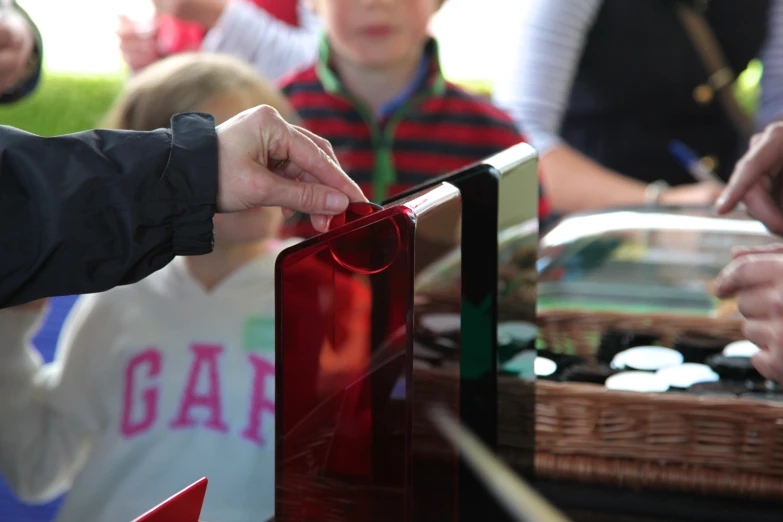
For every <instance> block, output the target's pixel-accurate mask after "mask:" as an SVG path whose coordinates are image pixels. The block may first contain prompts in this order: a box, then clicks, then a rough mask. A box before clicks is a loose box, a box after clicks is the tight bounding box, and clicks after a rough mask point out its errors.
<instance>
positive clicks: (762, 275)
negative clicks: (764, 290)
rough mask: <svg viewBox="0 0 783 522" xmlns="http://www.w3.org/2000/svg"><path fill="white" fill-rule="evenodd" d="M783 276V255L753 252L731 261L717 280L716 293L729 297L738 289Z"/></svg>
mask: <svg viewBox="0 0 783 522" xmlns="http://www.w3.org/2000/svg"><path fill="white" fill-rule="evenodd" d="M780 277H783V256H779V255H775V254H752V255H747V256H743V257H740V258H739V259H736V260H734V261H732V262H731V263H729V265H728V266H727V267H726V268H724V269H723V271H722V272H721V273H720V275H719V276H718V278H717V280H716V281H715V295H716V296H717V297H719V298H727V297H731V296H733V295H734V294H736V293H737V292H738V291H740V290H742V289H746V288H751V287H755V286H759V285H764V284H770V283H772V282H774V281H776V280H777V279H778V278H780Z"/></svg>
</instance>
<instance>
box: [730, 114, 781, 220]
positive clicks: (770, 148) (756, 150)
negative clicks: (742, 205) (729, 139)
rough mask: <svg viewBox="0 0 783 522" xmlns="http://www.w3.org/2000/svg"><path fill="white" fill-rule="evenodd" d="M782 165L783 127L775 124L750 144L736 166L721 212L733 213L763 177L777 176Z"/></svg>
mask: <svg viewBox="0 0 783 522" xmlns="http://www.w3.org/2000/svg"><path fill="white" fill-rule="evenodd" d="M754 142H755V143H754ZM781 164H783V125H781V124H772V125H770V126H768V127H767V128H766V129H765V131H764V132H763V133H762V134H761V135H760V137H758V138H757V139H755V140H753V141H752V142H751V148H750V150H749V151H748V153H747V154H745V156H744V157H743V158H742V159H741V160H740V161H739V162H738V163H737V166H736V168H735V170H734V173H733V174H732V176H731V179H730V180H729V183H728V186H727V187H726V190H724V192H723V195H722V196H721V198H720V200H719V201H718V212H720V213H726V212H730V211H731V210H733V209H734V208H735V207H736V206H737V204H738V203H739V202H740V201H742V200H743V199H744V198H745V195H746V194H747V193H748V191H750V189H751V188H752V187H753V186H754V185H755V184H756V183H758V182H759V181H760V180H761V179H762V178H764V177H765V176H771V175H773V174H777V172H778V171H779V170H780V167H781Z"/></svg>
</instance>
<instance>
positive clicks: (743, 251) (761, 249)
mask: <svg viewBox="0 0 783 522" xmlns="http://www.w3.org/2000/svg"><path fill="white" fill-rule="evenodd" d="M753 254H783V244H779V243H776V244H773V245H764V246H758V247H734V248H732V249H731V258H732V259H739V258H741V257H744V256H750V255H753Z"/></svg>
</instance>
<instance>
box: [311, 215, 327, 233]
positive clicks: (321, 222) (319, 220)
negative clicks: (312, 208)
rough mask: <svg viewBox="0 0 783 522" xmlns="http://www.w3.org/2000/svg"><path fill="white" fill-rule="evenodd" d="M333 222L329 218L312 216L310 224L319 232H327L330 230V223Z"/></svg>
mask: <svg viewBox="0 0 783 522" xmlns="http://www.w3.org/2000/svg"><path fill="white" fill-rule="evenodd" d="M331 220H332V218H330V217H329V216H319V215H318V214H313V215H311V216H310V222H311V223H312V224H313V228H314V229H316V230H317V231H318V232H326V231H327V230H329V222H330V221H331Z"/></svg>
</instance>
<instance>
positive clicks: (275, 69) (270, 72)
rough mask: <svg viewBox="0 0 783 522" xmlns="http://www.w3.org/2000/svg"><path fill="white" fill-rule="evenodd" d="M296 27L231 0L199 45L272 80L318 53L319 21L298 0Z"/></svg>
mask: <svg viewBox="0 0 783 522" xmlns="http://www.w3.org/2000/svg"><path fill="white" fill-rule="evenodd" d="M298 11H299V19H300V23H299V27H292V26H290V25H288V24H287V23H285V22H282V21H280V20H278V19H277V18H275V17H274V16H272V15H271V14H269V13H267V12H266V11H264V10H263V9H261V8H260V7H258V6H256V5H255V4H253V3H250V2H247V1H245V0H231V1H230V2H229V3H228V5H227V6H226V8H225V10H224V11H223V14H222V16H221V17H220V19H219V20H218V22H217V24H216V25H215V27H213V28H212V29H211V30H210V31H209V32H208V33H207V34H206V36H205V37H204V42H203V43H202V44H201V49H202V50H203V51H207V52H214V53H224V54H229V55H232V56H234V57H236V58H241V59H243V60H246V61H248V62H250V63H251V64H252V65H253V66H254V67H255V69H256V70H257V71H258V72H259V73H261V74H262V75H263V76H264V77H265V78H268V79H270V80H272V81H275V80H278V79H280V78H281V77H283V76H285V75H287V74H289V73H291V72H294V71H296V70H298V69H304V68H306V67H309V66H310V65H312V64H313V63H314V62H315V60H316V58H317V56H318V42H319V37H320V31H321V23H320V20H319V19H318V16H317V15H316V14H315V13H314V12H313V11H311V10H310V9H309V8H308V7H307V5H306V1H305V0H299V5H298Z"/></svg>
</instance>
